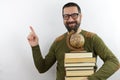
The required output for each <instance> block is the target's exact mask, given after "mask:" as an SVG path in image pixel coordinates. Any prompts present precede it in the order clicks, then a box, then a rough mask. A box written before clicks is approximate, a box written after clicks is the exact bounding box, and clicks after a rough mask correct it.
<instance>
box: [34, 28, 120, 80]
mask: <svg viewBox="0 0 120 80" xmlns="http://www.w3.org/2000/svg"><path fill="white" fill-rule="evenodd" d="M80 34H82V35H83V36H84V38H85V44H84V49H85V50H86V51H88V52H93V56H94V57H96V58H97V56H99V57H100V58H101V59H102V60H103V62H104V64H103V65H102V67H101V68H100V69H99V70H98V71H96V72H95V73H94V74H93V75H91V76H90V77H88V79H89V80H106V79H107V78H108V77H110V76H111V75H112V74H113V73H114V72H116V71H117V70H118V69H119V62H118V60H117V58H116V57H115V55H114V54H113V53H112V52H111V51H110V50H109V49H108V47H107V46H106V45H105V44H104V42H103V41H102V40H101V38H100V37H99V36H97V35H96V34H93V33H91V32H88V31H85V30H82V31H81V33H80ZM66 37H67V33H65V34H63V35H62V36H60V37H58V38H57V39H56V40H55V41H54V42H53V44H52V45H51V47H50V50H49V52H48V54H47V55H46V56H45V58H43V57H42V54H41V51H40V47H39V45H37V46H35V47H32V52H33V59H34V63H35V66H36V68H37V69H38V71H39V72H40V73H44V72H46V71H47V70H48V69H49V68H50V67H51V66H52V65H53V64H54V63H55V62H56V61H57V68H56V69H57V74H56V80H65V68H64V54H65V53H69V52H70V49H69V48H68V46H67V43H66Z"/></svg>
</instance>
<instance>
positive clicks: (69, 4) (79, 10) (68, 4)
mask: <svg viewBox="0 0 120 80" xmlns="http://www.w3.org/2000/svg"><path fill="white" fill-rule="evenodd" d="M72 6H75V7H77V9H78V12H79V13H81V9H80V7H79V6H78V4H76V3H74V2H69V3H67V4H65V5H64V6H63V8H62V14H63V13H64V8H66V7H72Z"/></svg>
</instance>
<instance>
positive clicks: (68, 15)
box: [63, 13, 79, 20]
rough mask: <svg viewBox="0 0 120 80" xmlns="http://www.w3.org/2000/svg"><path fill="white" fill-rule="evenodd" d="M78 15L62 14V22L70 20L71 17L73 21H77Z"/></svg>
mask: <svg viewBox="0 0 120 80" xmlns="http://www.w3.org/2000/svg"><path fill="white" fill-rule="evenodd" d="M78 15H79V13H73V14H64V15H63V19H64V20H68V19H69V18H70V16H71V17H72V18H73V19H77V18H78Z"/></svg>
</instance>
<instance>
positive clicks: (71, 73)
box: [66, 70, 94, 76]
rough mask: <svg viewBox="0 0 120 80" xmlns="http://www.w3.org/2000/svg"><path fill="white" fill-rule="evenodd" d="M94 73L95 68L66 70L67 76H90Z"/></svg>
mask: <svg viewBox="0 0 120 80" xmlns="http://www.w3.org/2000/svg"><path fill="white" fill-rule="evenodd" d="M93 73H94V70H75V71H74V70H71V71H66V76H90V75H92V74H93Z"/></svg>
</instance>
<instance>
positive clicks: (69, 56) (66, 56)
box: [65, 52, 93, 58]
mask: <svg viewBox="0 0 120 80" xmlns="http://www.w3.org/2000/svg"><path fill="white" fill-rule="evenodd" d="M83 57H84V58H85V57H86V58H87V57H93V54H92V53H91V52H87V53H65V58H83Z"/></svg>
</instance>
